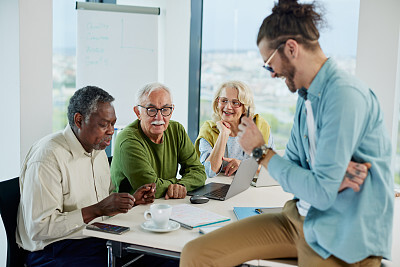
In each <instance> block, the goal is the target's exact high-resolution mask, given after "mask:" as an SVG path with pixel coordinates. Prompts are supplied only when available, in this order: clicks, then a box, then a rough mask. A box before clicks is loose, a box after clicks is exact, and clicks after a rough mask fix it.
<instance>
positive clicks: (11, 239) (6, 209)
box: [0, 177, 28, 267]
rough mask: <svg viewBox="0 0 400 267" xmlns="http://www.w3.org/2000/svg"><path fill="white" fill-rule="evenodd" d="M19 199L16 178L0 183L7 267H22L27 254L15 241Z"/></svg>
mask: <svg viewBox="0 0 400 267" xmlns="http://www.w3.org/2000/svg"><path fill="white" fill-rule="evenodd" d="M19 199H20V192H19V178H18V177H16V178H13V179H10V180H7V181H3V182H0V214H1V217H2V219H3V224H4V228H5V230H6V235H7V263H6V266H7V267H11V266H12V267H14V266H17V267H19V266H24V264H25V260H26V256H27V254H28V252H27V251H26V250H24V249H22V248H19V247H18V245H17V243H16V241H15V230H16V228H17V213H18V205H19Z"/></svg>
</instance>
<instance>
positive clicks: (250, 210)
mask: <svg viewBox="0 0 400 267" xmlns="http://www.w3.org/2000/svg"><path fill="white" fill-rule="evenodd" d="M256 209H261V210H262V211H261V213H276V212H281V211H282V208H281V207H269V208H266V207H233V212H234V213H235V215H236V218H237V219H238V220H241V219H244V218H247V217H250V216H254V215H257V214H260V212H257V211H256Z"/></svg>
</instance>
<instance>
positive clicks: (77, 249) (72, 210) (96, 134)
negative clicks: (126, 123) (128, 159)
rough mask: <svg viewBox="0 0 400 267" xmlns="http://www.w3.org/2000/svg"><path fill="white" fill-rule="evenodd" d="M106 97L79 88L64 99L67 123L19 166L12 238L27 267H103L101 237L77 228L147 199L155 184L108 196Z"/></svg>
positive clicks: (110, 119) (111, 117)
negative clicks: (18, 198) (22, 251)
mask: <svg viewBox="0 0 400 267" xmlns="http://www.w3.org/2000/svg"><path fill="white" fill-rule="evenodd" d="M113 101H114V98H113V97H112V96H111V95H109V94H108V93H107V92H105V91H104V90H102V89H100V88H98V87H94V86H87V87H85V88H82V89H79V90H77V91H76V92H75V94H74V95H73V96H72V97H71V99H70V102H69V106H68V120H69V125H67V127H66V128H65V130H64V131H62V132H58V133H55V134H51V135H49V136H46V137H44V138H43V139H41V140H40V141H38V142H37V143H35V144H34V145H33V146H32V148H31V149H30V151H29V152H28V155H27V156H26V159H25V162H24V164H23V166H22V171H21V176H20V187H21V202H20V206H19V211H18V226H17V233H16V237H17V243H18V244H19V245H20V246H21V247H22V248H24V249H25V250H28V251H30V253H29V254H28V257H27V260H26V263H27V265H28V266H44V265H46V266H105V265H106V264H107V250H106V246H105V241H104V240H100V239H96V238H86V237H85V236H83V234H82V229H83V228H84V227H85V225H86V224H87V223H89V222H93V221H101V220H103V218H106V217H104V216H113V215H116V214H118V213H126V212H128V210H130V209H131V208H132V207H133V206H135V205H138V204H146V203H151V202H153V201H154V193H155V184H146V185H144V186H142V187H140V188H139V189H138V190H137V191H136V192H135V193H134V194H133V196H132V195H130V194H128V193H113V194H110V193H111V192H112V191H113V187H112V183H111V179H110V169H109V165H108V161H107V156H106V154H105V152H104V149H105V148H106V147H107V146H108V145H109V144H110V141H111V137H112V135H113V133H114V124H115V122H116V116H115V111H114V107H113V106H112V102H113Z"/></svg>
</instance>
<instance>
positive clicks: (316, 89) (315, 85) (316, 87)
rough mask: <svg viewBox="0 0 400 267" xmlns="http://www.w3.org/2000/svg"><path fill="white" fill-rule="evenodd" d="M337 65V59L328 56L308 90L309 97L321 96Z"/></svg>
mask: <svg viewBox="0 0 400 267" xmlns="http://www.w3.org/2000/svg"><path fill="white" fill-rule="evenodd" d="M335 66H336V65H335V61H334V60H333V59H331V58H328V59H327V60H326V61H325V63H324V64H323V65H322V67H321V69H320V70H319V71H318V73H317V75H316V76H315V78H314V80H313V81H312V82H311V85H310V87H309V88H308V90H307V93H308V98H310V99H313V98H320V97H321V94H322V91H323V90H324V88H325V87H326V83H327V82H328V81H329V79H328V77H329V76H330V75H331V72H332V70H333V69H334V68H335Z"/></svg>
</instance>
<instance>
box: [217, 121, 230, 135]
mask: <svg viewBox="0 0 400 267" xmlns="http://www.w3.org/2000/svg"><path fill="white" fill-rule="evenodd" d="M217 128H218V130H219V132H220V133H222V134H226V135H230V134H231V130H230V128H231V125H230V124H229V122H226V121H222V120H221V121H217Z"/></svg>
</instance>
